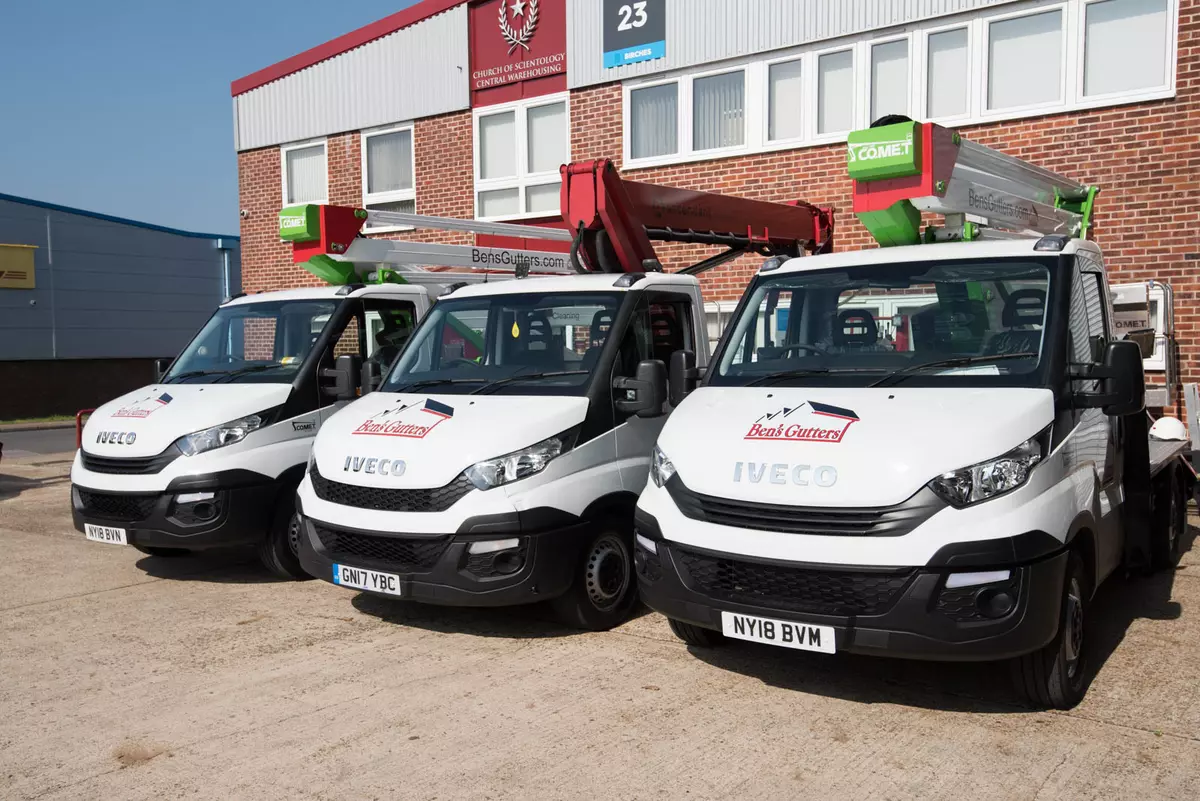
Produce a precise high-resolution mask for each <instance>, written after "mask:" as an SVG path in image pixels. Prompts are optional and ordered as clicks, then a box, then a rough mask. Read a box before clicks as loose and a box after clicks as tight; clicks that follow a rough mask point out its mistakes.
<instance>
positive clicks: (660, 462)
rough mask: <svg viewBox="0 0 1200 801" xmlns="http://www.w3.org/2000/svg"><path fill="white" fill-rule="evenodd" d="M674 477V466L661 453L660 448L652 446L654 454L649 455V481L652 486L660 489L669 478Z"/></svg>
mask: <svg viewBox="0 0 1200 801" xmlns="http://www.w3.org/2000/svg"><path fill="white" fill-rule="evenodd" d="M673 475H675V465H674V464H672V463H671V460H670V459H668V458H667V455H666V454H665V453H663V450H662V448H660V447H658V446H657V445H655V446H654V452H653V453H651V454H650V480H651V481H653V482H654V486H656V487H661V486H663V485H665V484H666V483H667V482H668V481H670V480H671V476H673Z"/></svg>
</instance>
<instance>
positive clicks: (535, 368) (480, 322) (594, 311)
mask: <svg viewBox="0 0 1200 801" xmlns="http://www.w3.org/2000/svg"><path fill="white" fill-rule="evenodd" d="M622 297H623V295H622V293H618V292H598V293H585V292H558V293H538V292H530V293H524V294H511V295H510V294H504V295H491V296H487V297H475V298H471V297H465V298H458V299H455V298H448V299H446V300H439V301H438V303H437V305H435V306H434V307H433V309H432V310H431V311H430V312H429V315H428V316H427V317H426V318H425V319H424V320H423V321H422V322H421V325H420V326H419V327H418V329H417V332H416V333H415V334H414V335H413V338H412V340H410V341H409V343H408V346H407V347H406V348H405V349H404V352H403V353H402V354H401V355H400V358H399V359H398V360H397V362H396V365H395V367H393V368H392V372H391V374H390V375H389V376H388V379H387V381H386V382H385V383H384V386H383V389H384V390H385V391H387V392H409V391H416V390H426V391H429V392H436V393H441V394H451V395H454V394H460V395H461V394H467V393H472V392H478V393H480V394H488V393H491V392H495V393H497V394H511V395H583V394H584V393H586V392H587V388H588V385H589V384H590V383H591V370H592V368H593V367H594V365H595V364H596V361H597V360H598V359H599V356H600V352H601V350H602V349H603V348H604V343H605V342H606V341H607V340H608V336H609V333H610V331H611V329H612V326H613V322H614V321H615V319H616V315H617V310H618V308H619V307H620V304H621V300H622Z"/></svg>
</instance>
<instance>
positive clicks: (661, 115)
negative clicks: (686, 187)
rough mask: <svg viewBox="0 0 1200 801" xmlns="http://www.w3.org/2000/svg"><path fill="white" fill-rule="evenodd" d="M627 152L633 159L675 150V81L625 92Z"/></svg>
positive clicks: (677, 102)
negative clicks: (627, 122)
mask: <svg viewBox="0 0 1200 801" xmlns="http://www.w3.org/2000/svg"><path fill="white" fill-rule="evenodd" d="M629 111H630V115H631V119H630V122H629V129H630V135H631V137H632V142H631V143H630V155H631V156H632V157H633V158H635V159H648V158H654V157H655V156H669V155H671V154H672V153H678V152H679V84H677V83H666V84H663V85H662V86H649V87H647V88H645V89H635V90H634V91H632V92H630V93H629Z"/></svg>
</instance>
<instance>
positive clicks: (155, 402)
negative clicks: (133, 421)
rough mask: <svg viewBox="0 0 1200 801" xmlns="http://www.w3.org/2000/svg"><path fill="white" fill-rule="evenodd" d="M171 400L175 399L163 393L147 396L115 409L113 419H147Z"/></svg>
mask: <svg viewBox="0 0 1200 801" xmlns="http://www.w3.org/2000/svg"><path fill="white" fill-rule="evenodd" d="M173 400H175V399H174V398H172V397H171V396H170V395H168V394H167V393H165V392H163V393H161V394H159V395H147V396H146V397H144V398H138V399H137V400H135V401H133V402H132V403H127V404H125V405H124V406H122V407H121V408H120V409H117V411H116V412H114V413H113V417H137V418H142V417H149V416H150V415H152V414H154V413H155V412H156V411H158V410H159V409H161V408H162V407H164V406H166V405H167V404H168V403H170V402H171V401H173Z"/></svg>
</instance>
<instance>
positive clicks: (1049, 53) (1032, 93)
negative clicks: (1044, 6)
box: [987, 9, 1063, 111]
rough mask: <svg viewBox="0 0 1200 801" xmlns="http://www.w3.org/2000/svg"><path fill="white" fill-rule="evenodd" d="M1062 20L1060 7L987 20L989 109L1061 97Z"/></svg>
mask: <svg viewBox="0 0 1200 801" xmlns="http://www.w3.org/2000/svg"><path fill="white" fill-rule="evenodd" d="M1062 23H1063V13H1062V10H1061V9H1055V10H1054V11H1044V12H1042V13H1039V14H1028V15H1026V16H1023V17H1011V18H1009V19H1004V20H999V21H997V22H992V23H989V25H988V64H987V70H988V92H987V97H988V104H987V107H988V109H989V110H992V111H995V110H997V109H1009V108H1019V107H1021V106H1037V105H1043V104H1046V103H1057V102H1059V101H1060V100H1061V99H1062V71H1063V63H1062V62H1063V57H1062V56H1063V25H1062Z"/></svg>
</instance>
